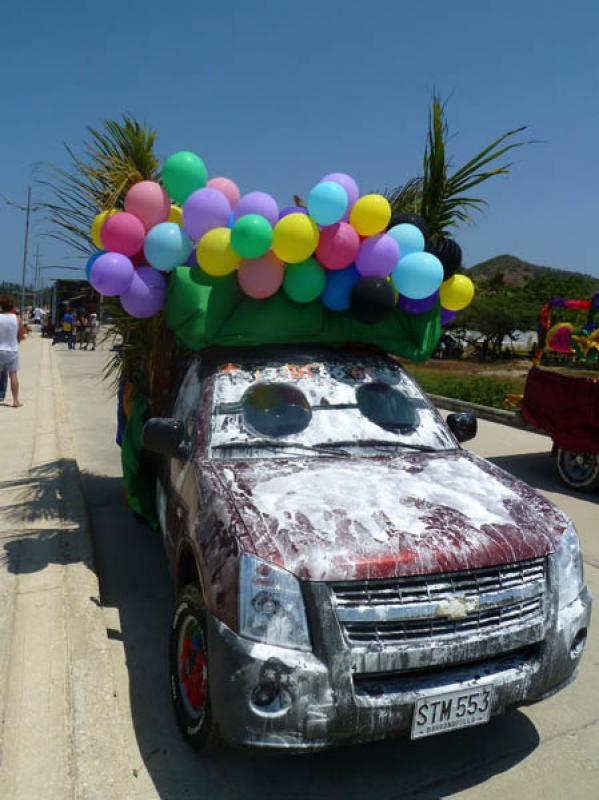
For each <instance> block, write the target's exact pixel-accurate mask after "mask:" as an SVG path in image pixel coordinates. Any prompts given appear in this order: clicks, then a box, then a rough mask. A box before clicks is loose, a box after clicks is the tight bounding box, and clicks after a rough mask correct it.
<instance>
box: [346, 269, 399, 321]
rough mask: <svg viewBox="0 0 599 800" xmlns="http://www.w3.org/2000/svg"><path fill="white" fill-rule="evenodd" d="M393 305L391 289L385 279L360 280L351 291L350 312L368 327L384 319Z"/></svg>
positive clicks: (393, 298)
mask: <svg viewBox="0 0 599 800" xmlns="http://www.w3.org/2000/svg"><path fill="white" fill-rule="evenodd" d="M394 305H395V295H394V293H393V287H392V286H391V284H390V283H389V281H387V280H385V278H360V280H359V281H358V282H357V283H356V284H355V285H354V287H353V289H352V291H351V295H350V307H351V310H352V312H353V314H354V316H356V317H357V318H358V319H359V320H360V322H365V323H366V324H368V325H372V324H373V323H375V322H382V321H383V320H384V319H386V318H387V317H388V316H389V314H390V313H391V312H392V311H393V307H394Z"/></svg>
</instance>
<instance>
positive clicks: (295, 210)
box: [279, 206, 308, 219]
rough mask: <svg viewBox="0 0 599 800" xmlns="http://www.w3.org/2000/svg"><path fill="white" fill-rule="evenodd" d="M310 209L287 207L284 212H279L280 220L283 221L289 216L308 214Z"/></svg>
mask: <svg viewBox="0 0 599 800" xmlns="http://www.w3.org/2000/svg"><path fill="white" fill-rule="evenodd" d="M307 213H308V209H307V208H302V207H301V206H287V208H284V209H283V210H282V211H280V212H279V219H283V217H286V216H287V215H288V214H307Z"/></svg>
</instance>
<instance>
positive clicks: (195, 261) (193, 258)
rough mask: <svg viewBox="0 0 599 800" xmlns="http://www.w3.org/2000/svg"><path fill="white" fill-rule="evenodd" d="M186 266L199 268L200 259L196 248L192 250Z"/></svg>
mask: <svg viewBox="0 0 599 800" xmlns="http://www.w3.org/2000/svg"><path fill="white" fill-rule="evenodd" d="M185 264H186V266H188V267H197V266H198V259H197V254H196V248H195V247H192V248H191V253H190V254H189V257H188V259H187V261H186V262H185Z"/></svg>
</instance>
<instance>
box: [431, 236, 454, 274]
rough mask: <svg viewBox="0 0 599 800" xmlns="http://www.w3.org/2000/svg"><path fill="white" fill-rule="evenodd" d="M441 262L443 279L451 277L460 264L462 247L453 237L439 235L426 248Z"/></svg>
mask: <svg viewBox="0 0 599 800" xmlns="http://www.w3.org/2000/svg"><path fill="white" fill-rule="evenodd" d="M426 249H427V250H428V252H429V253H432V254H433V255H434V256H436V257H437V258H438V259H439V261H440V262H441V263H442V264H443V280H445V281H446V280H447V279H448V278H451V276H452V275H455V273H456V272H457V271H458V270H459V269H460V267H461V266H462V248H461V247H460V245H459V244H458V243H457V242H454V240H453V239H445V238H444V237H440V238H439V239H435V241H434V242H431V244H430V245H429V246H428V247H427V248H426Z"/></svg>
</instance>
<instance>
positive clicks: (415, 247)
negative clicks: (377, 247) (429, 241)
mask: <svg viewBox="0 0 599 800" xmlns="http://www.w3.org/2000/svg"><path fill="white" fill-rule="evenodd" d="M387 236H391V237H392V238H393V239H395V241H396V242H397V244H398V245H399V251H400V253H401V257H402V258H404V257H405V256H409V255H410V253H422V251H423V250H424V236H423V235H422V231H421V230H420V228H417V227H416V226H415V225H410V224H409V223H407V222H402V223H400V224H399V225H394V226H393V228H389V230H388V231H387Z"/></svg>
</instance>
